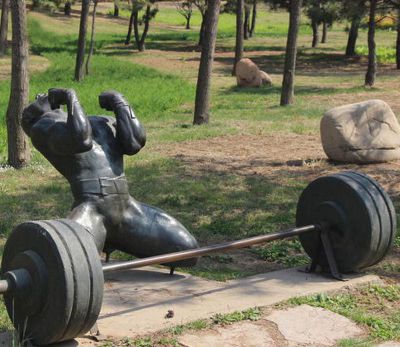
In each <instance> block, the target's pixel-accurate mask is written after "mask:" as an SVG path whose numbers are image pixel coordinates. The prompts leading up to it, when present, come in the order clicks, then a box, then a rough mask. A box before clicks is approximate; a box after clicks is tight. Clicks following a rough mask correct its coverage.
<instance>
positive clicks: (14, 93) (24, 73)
mask: <svg viewBox="0 0 400 347" xmlns="http://www.w3.org/2000/svg"><path fill="white" fill-rule="evenodd" d="M10 4H11V20H12V67H11V93H10V100H9V103H8V109H7V116H6V119H7V142H8V164H9V165H11V166H13V167H14V168H16V169H18V168H21V167H23V166H25V165H27V164H29V162H30V160H31V152H30V149H29V144H28V139H27V137H26V135H25V133H24V131H23V130H22V127H21V117H22V111H23V109H24V108H25V107H26V105H27V103H28V98H29V76H28V55H29V50H28V38H27V33H26V2H25V0H11V1H10Z"/></svg>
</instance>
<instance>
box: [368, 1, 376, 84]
mask: <svg viewBox="0 0 400 347" xmlns="http://www.w3.org/2000/svg"><path fill="white" fill-rule="evenodd" d="M370 3H371V5H370V10H369V22H368V69H367V73H366V75H365V86H369V87H373V86H374V84H375V77H376V68H377V63H376V43H375V26H376V25H375V14H376V5H377V0H371V2H370Z"/></svg>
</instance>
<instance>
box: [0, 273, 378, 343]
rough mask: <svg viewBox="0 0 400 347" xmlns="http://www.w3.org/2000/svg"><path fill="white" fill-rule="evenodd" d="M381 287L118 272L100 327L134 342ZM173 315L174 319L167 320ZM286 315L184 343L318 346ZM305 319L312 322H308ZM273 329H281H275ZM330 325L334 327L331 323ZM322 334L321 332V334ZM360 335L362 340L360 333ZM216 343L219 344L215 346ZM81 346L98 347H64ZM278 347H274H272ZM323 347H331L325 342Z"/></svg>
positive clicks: (282, 276)
mask: <svg viewBox="0 0 400 347" xmlns="http://www.w3.org/2000/svg"><path fill="white" fill-rule="evenodd" d="M376 282H380V280H379V277H377V276H373V275H358V276H352V277H349V280H348V281H347V282H341V281H336V280H332V279H330V278H325V277H322V276H320V275H314V274H307V273H304V272H300V271H298V270H297V269H289V270H283V271H276V272H270V273H267V274H260V275H256V276H252V277H247V278H244V279H240V280H234V281H229V282H225V283H221V282H215V281H208V280H204V279H200V278H197V277H193V276H191V275H187V274H182V273H177V274H175V275H174V276H169V274H168V272H167V270H166V269H159V268H152V267H149V268H143V269H140V270H128V271H123V272H115V273H110V274H107V277H106V284H105V295H104V303H103V308H102V312H101V315H100V318H99V320H98V326H99V329H100V332H101V334H102V335H105V336H109V337H111V338H113V339H119V338H124V337H131V338H134V337H136V336H138V335H143V334H146V333H153V332H156V331H159V330H163V329H166V328H169V327H172V326H175V325H180V324H185V323H188V322H191V321H194V320H197V319H202V318H209V317H211V316H213V315H215V314H216V313H230V312H233V311H241V310H245V309H248V308H251V307H256V306H259V307H261V306H269V305H273V304H276V303H278V302H281V301H285V300H288V299H289V298H292V297H295V296H304V295H311V294H315V293H323V292H329V291H335V290H340V289H343V288H345V287H351V286H358V285H362V284H367V283H376ZM303 309H304V308H302V309H301V310H300V311H296V310H299V308H296V309H295V311H293V312H291V313H289V316H295V314H294V313H296V314H297V316H298V317H299V318H301V319H300V321H303V322H304V323H305V322H306V321H307V322H308V324H311V327H312V326H313V325H315V324H316V323H317V322H318V321H319V320H320V321H323V320H322V318H318V317H319V316H318V315H316V313H315V312H314V311H306V312H303V311H302V310H303ZM308 310H309V309H308ZM314 310H320V309H314ZM169 311H170V314H169V315H167V314H168V312H169ZM282 312H283V311H277V312H276V313H274V314H272V315H271V317H269V318H268V319H267V322H266V321H265V320H262V321H261V322H242V323H240V324H239V325H234V326H231V327H230V328H219V329H221V330H220V331H219V330H218V331H217V332H215V331H214V332H210V333H211V335H210V336H207V335H204V334H205V333H206V332H200V335H199V336H197V337H196V336H194V337H192V340H190V341H191V342H190V341H187V340H182V342H181V343H182V344H183V345H187V346H191V347H201V346H203V345H204V346H206V345H207V347H208V346H210V345H212V346H215V347H216V346H236V344H232V345H229V344H226V339H228V340H229V341H239V342H237V343H239V345H240V346H250V347H251V346H252V345H249V344H247V345H243V344H240V341H241V340H240V336H242V335H243V336H246V334H244V332H248V334H250V335H248V336H247V337H246V341H253V340H254V341H257V340H259V342H260V343H261V342H262V343H261V344H258V346H263V345H264V346H269V344H268V343H269V342H268V341H272V340H273V341H275V342H276V341H278V342H279V341H288V343H289V344H290V343H291V344H290V346H292V345H293V346H305V345H307V346H314V345H313V344H312V341H313V340H314V339H315V338H316V337H315V336H314V335H313V334H311V333H310V335H307V339H306V340H301V341H300V340H299V339H297V338H295V337H292V336H291V335H290V334H292V333H293V334H295V333H296V331H297V330H296V329H297V328H296V329H292V327H291V324H289V325H287V324H286V325H285V322H286V321H287V319H286V318H285V316H284V315H283V316H281V315H282V314H283V313H282ZM329 314H330V315H333V313H331V312H329V311H326V312H324V314H323V315H322V316H321V317H324V318H323V319H324V322H329V321H330V320H331V319H333V318H332V317H333V316H329ZM305 316H307V317H308V318H307V319H304V317H305ZM339 317H340V316H339ZM341 318H343V319H345V318H344V317H341ZM343 322H344V321H342V320H341V321H340V324H341V325H340V326H341V327H343V328H340V329H339V330H343V331H345V330H346V329H345V328H346V327H347V326H350V323H348V322H347V321H346V322H345V323H343ZM259 324H262V325H265V326H266V327H267V328H266V329H260V327H259ZM271 324H272V326H274V327H278V328H277V329H275V330H274V329H272V328H271ZM335 324H336V323H335ZM338 324H339V323H338ZM326 325H327V326H329V324H326ZM251 327H253V329H251ZM311 327H309V328H307V325H304V326H299V327H298V331H302V330H301V329H303V330H304V329H310V331H311V332H312V331H313V329H312V328H311ZM271 329H272V330H271ZM330 329H332V332H335V331H336V332H337V330H338V329H335V328H334V327H333V328H332V326H331V327H330ZM316 330H317V331H316V332H317V333H318V330H319V329H316ZM271 331H272V335H271ZM321 331H322V330H321ZM274 332H275V333H274ZM252 334H253V335H252ZM323 334H324V335H326V341H325V340H324V341H325V342H324V343H326V344H325V345H326V346H328V345H329V343H331V342H332V341H333V340H335V336H333V337H331V338H330V337H328V335H327V333H326V332H324V333H323ZM355 334H356V335H357V334H358V331H356V333H355ZM336 335H337V336H339V335H338V334H336ZM257 336H258V337H257ZM182 338H183V339H186V338H188V337H187V336H186V337H185V336H184V337H182ZM193 339H194V340H193ZM210 339H211V340H212V341H214V340H215V341H214V342H210V341H211V340H210ZM271 339H272V340H271ZM276 339H278V340H276ZM292 340H293V341H292ZM184 341H186V342H184ZM196 341H197V342H196ZM218 341H222V342H221V344H220V345H218ZM189 342H190V343H189ZM275 342H274V343H275ZM285 343H286V342H285ZM309 343H311V344H309ZM78 345H81V346H89V345H94V344H93V343H92V342H90V341H88V340H87V339H79V341H76V342H71V343H69V344H64V346H68V347H75V346H78ZM98 345H99V344H98ZM275 345H276V343H275ZM275 345H274V344H273V343H272V342H271V344H270V346H271V347H273V346H275ZM278 345H279V343H278ZM317 345H320V346H325V345H324V344H319V342H318V343H317ZM0 346H1V340H0ZM64 346H63V347H64ZM282 346H284V345H282Z"/></svg>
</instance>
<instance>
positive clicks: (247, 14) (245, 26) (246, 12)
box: [243, 6, 250, 40]
mask: <svg viewBox="0 0 400 347" xmlns="http://www.w3.org/2000/svg"><path fill="white" fill-rule="evenodd" d="M249 31H250V8H249V7H247V6H245V7H244V24H243V37H244V39H245V40H247V39H248V38H249Z"/></svg>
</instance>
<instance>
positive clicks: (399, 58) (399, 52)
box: [386, 0, 400, 69]
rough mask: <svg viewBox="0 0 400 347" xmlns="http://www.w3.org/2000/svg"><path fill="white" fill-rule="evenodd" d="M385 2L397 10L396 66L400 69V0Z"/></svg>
mask: <svg viewBox="0 0 400 347" xmlns="http://www.w3.org/2000/svg"><path fill="white" fill-rule="evenodd" d="M386 3H387V4H388V5H389V7H390V8H391V9H394V10H395V11H396V12H397V25H396V26H397V28H396V29H397V38H396V67H397V69H400V0H386Z"/></svg>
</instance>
